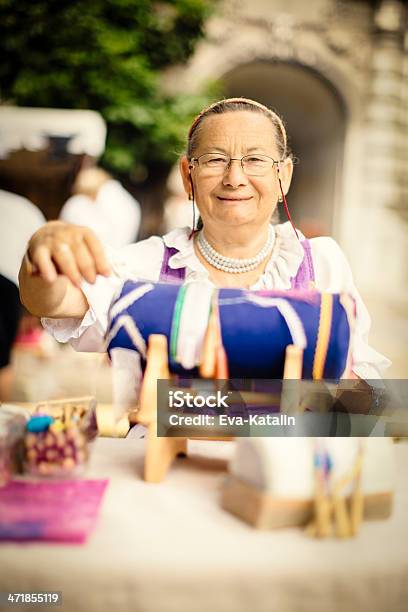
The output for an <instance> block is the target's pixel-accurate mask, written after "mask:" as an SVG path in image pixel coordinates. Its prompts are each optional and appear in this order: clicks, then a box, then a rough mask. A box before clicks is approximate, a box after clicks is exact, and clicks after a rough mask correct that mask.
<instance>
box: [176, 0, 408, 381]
mask: <svg viewBox="0 0 408 612" xmlns="http://www.w3.org/2000/svg"><path fill="white" fill-rule="evenodd" d="M407 14H408V9H407V6H406V3H405V2H402V1H398V0H379V1H371V2H370V1H363V0H361V1H351V0H310V1H309V2H305V1H304V0H251V1H250V2H248V1H247V0H224V1H220V2H219V4H218V5H217V9H216V12H215V13H214V14H213V16H212V17H211V18H210V19H209V21H208V22H207V25H206V34H207V36H206V39H205V40H204V41H203V42H201V43H200V44H199V45H198V47H197V49H196V52H195V54H194V56H193V57H192V58H191V60H190V61H189V63H188V64H187V65H186V66H184V67H177V68H173V69H172V70H171V71H169V72H168V73H167V75H166V78H165V83H164V86H165V87H166V88H167V89H168V90H169V91H185V92H192V91H199V90H200V88H201V87H203V86H204V85H205V84H206V83H208V82H210V81H212V80H214V79H217V80H221V82H222V83H223V84H224V93H225V95H226V96H249V97H253V98H255V99H257V100H259V101H261V102H263V103H265V104H267V105H269V106H271V107H273V108H275V109H276V110H277V111H278V112H279V113H280V114H281V115H282V116H283V118H284V120H285V122H286V125H287V130H288V133H289V138H290V143H291V146H292V150H293V152H294V155H295V156H296V157H297V158H298V159H299V163H298V164H297V165H296V167H295V177H294V180H293V183H292V187H291V190H290V192H289V198H288V203H289V207H290V208H291V210H292V212H293V216H294V218H295V220H296V223H297V225H298V226H299V227H300V228H301V229H303V230H304V231H305V233H306V234H308V235H309V236H311V235H316V234H330V235H332V236H333V237H334V238H335V239H336V240H337V241H338V242H339V243H340V244H341V246H342V248H343V249H344V250H345V252H346V254H347V256H348V258H349V260H350V262H351V264H352V269H353V273H354V277H355V279H356V283H357V285H358V287H359V288H360V290H361V292H362V294H363V296H364V298H365V300H366V302H367V303H368V306H369V308H370V311H371V313H372V315H373V319H374V321H375V325H374V329H373V332H374V335H373V338H374V342H373V344H374V346H376V347H377V348H378V349H380V350H382V351H383V352H385V353H386V354H387V355H389V356H390V357H391V359H393V361H394V366H393V368H392V370H391V371H390V375H391V376H394V377H398V376H400V377H404V378H405V377H407V378H408V365H407V363H406V362H407V361H408V360H407V357H408V350H407V348H406V347H408V328H407V325H406V322H407V312H408V282H407V281H408V235H407V223H408V142H407V135H408V78H407V77H408V27H407V21H408V18H407Z"/></svg>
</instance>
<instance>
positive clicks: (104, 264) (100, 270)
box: [84, 230, 112, 276]
mask: <svg viewBox="0 0 408 612" xmlns="http://www.w3.org/2000/svg"><path fill="white" fill-rule="evenodd" d="M84 240H85V243H86V245H87V247H88V249H89V251H90V253H91V256H92V257H93V259H94V261H95V264H96V272H97V274H103V275H104V276H109V274H111V273H112V270H111V267H110V265H109V262H108V260H107V258H106V255H105V251H104V249H103V247H102V245H101V243H100V242H99V240H98V238H97V237H96V236H95V234H93V233H92V232H91V231H88V230H86V231H85V232H84Z"/></svg>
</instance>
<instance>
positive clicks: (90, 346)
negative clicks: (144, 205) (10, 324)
mask: <svg viewBox="0 0 408 612" xmlns="http://www.w3.org/2000/svg"><path fill="white" fill-rule="evenodd" d="M105 251H106V254H107V257H108V259H109V261H110V264H111V266H112V269H113V274H112V275H111V276H109V277H105V276H98V277H97V279H96V282H95V283H94V284H93V285H92V284H90V283H87V282H85V281H84V282H83V283H82V285H81V289H82V291H83V292H84V294H85V297H86V299H87V302H88V304H89V309H88V311H87V312H86V314H85V316H84V317H83V319H76V318H65V319H51V318H42V319H41V323H42V325H43V327H44V328H45V329H46V330H47V331H48V332H49V333H50V334H51V335H52V336H53V337H54V338H55V339H56V340H57V341H58V342H69V343H70V344H71V345H72V346H73V347H74V349H75V350H77V351H85V352H97V353H100V352H104V351H105V350H106V346H105V334H106V330H107V326H108V313H109V308H110V305H111V303H112V300H113V299H114V297H115V295H116V294H117V292H118V291H119V289H120V287H121V285H122V284H123V282H124V281H125V280H126V279H129V278H133V279H137V278H140V279H143V280H151V281H157V280H158V279H159V276H160V269H161V264H162V260H163V253H164V247H163V241H162V240H161V238H158V237H157V236H153V237H151V238H149V239H147V240H143V241H142V242H139V243H137V244H132V245H129V246H127V247H124V248H123V249H121V250H120V251H114V250H113V249H111V248H106V249H105Z"/></svg>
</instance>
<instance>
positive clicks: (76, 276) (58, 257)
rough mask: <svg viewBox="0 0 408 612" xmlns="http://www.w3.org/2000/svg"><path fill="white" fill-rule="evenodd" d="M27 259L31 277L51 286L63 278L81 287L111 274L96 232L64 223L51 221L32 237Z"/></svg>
mask: <svg viewBox="0 0 408 612" xmlns="http://www.w3.org/2000/svg"><path fill="white" fill-rule="evenodd" d="M27 259H28V262H29V267H30V264H31V271H30V273H31V274H32V275H38V276H40V277H41V278H43V279H44V280H45V281H46V282H48V283H53V282H54V281H55V280H56V278H57V276H58V275H59V274H60V275H64V276H66V277H67V278H69V280H70V281H71V282H72V283H73V284H74V285H76V286H77V287H80V286H81V283H82V281H83V280H86V281H87V282H88V283H94V282H95V280H96V276H97V274H103V275H104V276H109V274H111V268H110V265H109V263H108V260H107V258H106V255H105V252H104V249H103V246H102V244H101V243H100V241H99V240H98V238H97V237H96V236H95V234H94V233H93V232H92V230H90V229H88V228H87V227H82V226H80V225H73V224H71V223H66V222H64V221H49V222H48V223H46V224H45V225H44V226H43V227H41V228H40V229H39V230H38V231H37V232H36V233H35V234H34V235H33V236H32V237H31V239H30V241H29V243H28V247H27Z"/></svg>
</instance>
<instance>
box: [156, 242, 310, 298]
mask: <svg viewBox="0 0 408 612" xmlns="http://www.w3.org/2000/svg"><path fill="white" fill-rule="evenodd" d="M301 245H302V247H303V250H304V253H305V254H304V257H303V260H302V262H301V264H300V266H299V269H298V271H297V273H296V276H294V277H293V278H292V279H291V289H299V290H303V291H307V290H308V289H312V288H313V287H314V281H315V274H314V268H313V260H312V252H311V246H310V242H309V240H307V239H305V240H302V242H301ZM176 253H178V250H177V249H175V248H174V247H168V246H166V245H164V257H163V263H162V267H161V270H160V277H159V282H161V283H180V284H181V283H183V282H184V279H185V276H186V269H185V268H177V269H174V268H170V266H169V259H170V257H172V256H173V255H175V254H176Z"/></svg>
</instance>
